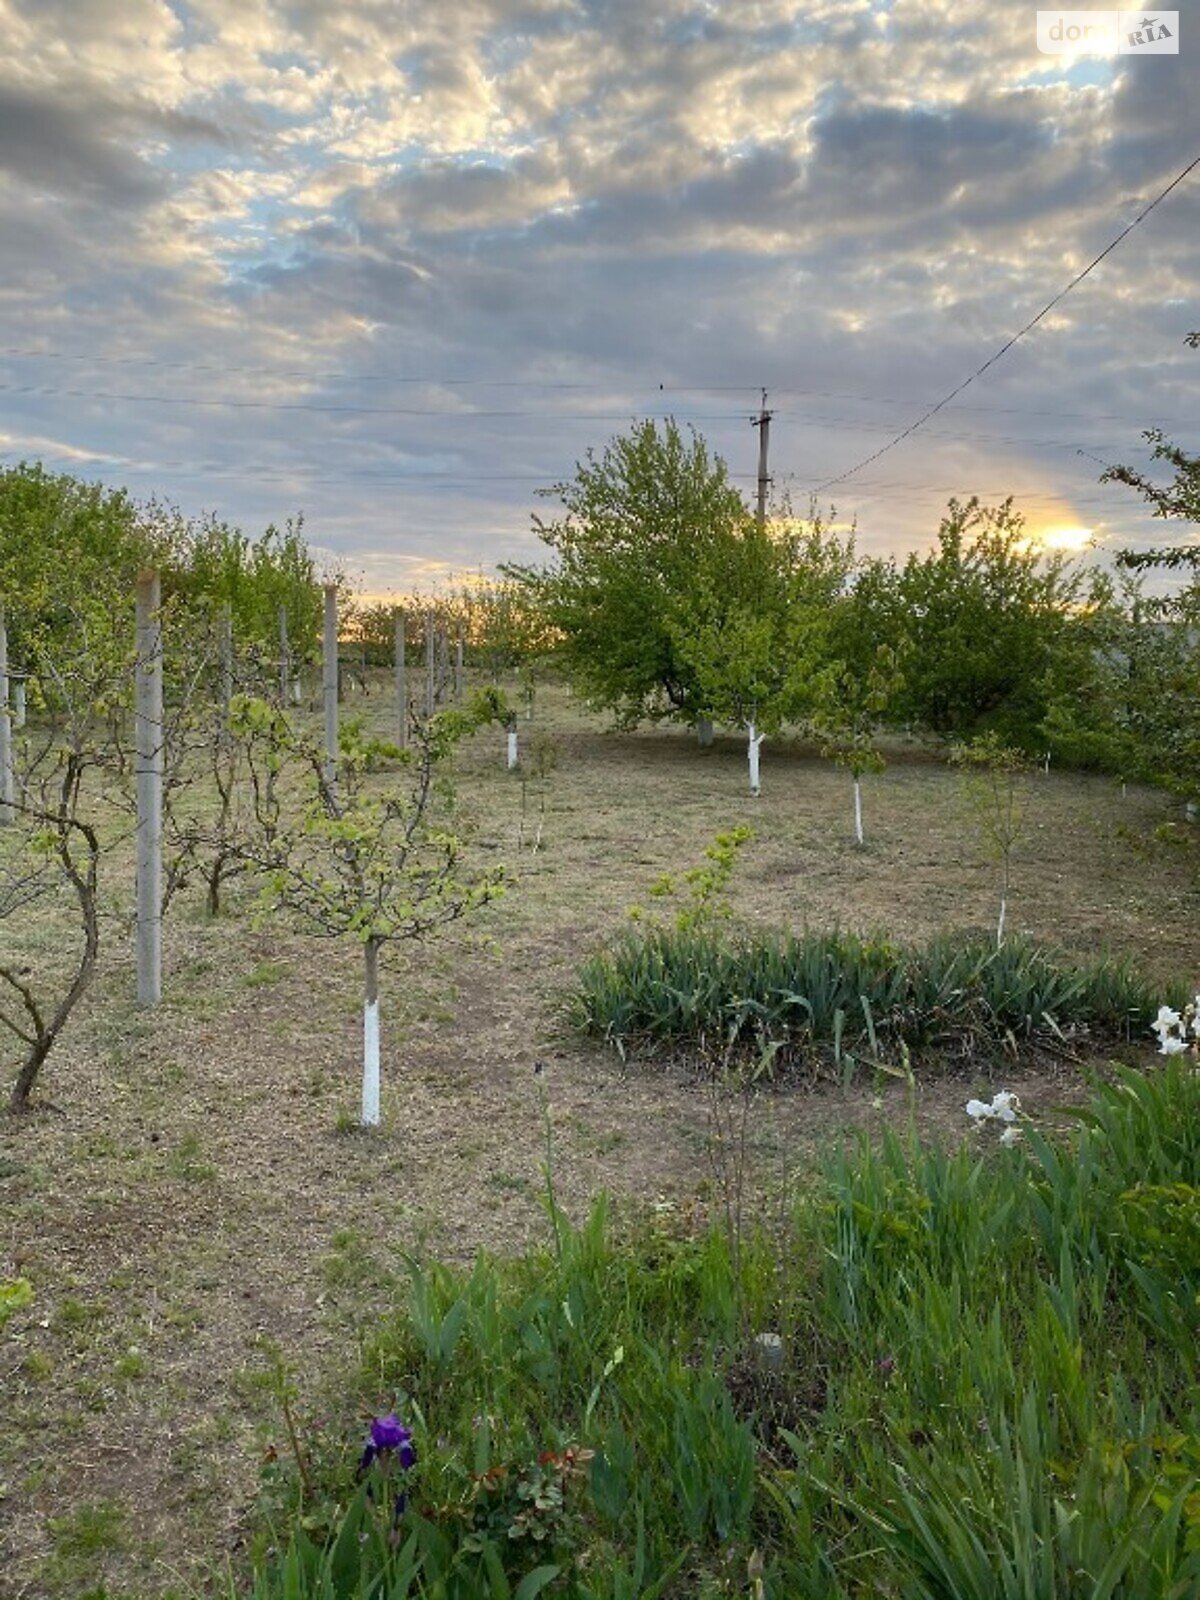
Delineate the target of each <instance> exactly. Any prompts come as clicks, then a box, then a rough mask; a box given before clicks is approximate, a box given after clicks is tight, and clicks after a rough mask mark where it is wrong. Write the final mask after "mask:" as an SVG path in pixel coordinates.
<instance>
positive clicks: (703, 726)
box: [696, 717, 713, 750]
mask: <svg viewBox="0 0 1200 1600" xmlns="http://www.w3.org/2000/svg"><path fill="white" fill-rule="evenodd" d="M712 742H713V725H712V722H711V721H710V720H709V718H708V717H701V718H700V720H699V721H698V722H697V723H696V743H697V744H698V745H699V746H700V748H701V750H707V749H708V747H709V745H711V744H712Z"/></svg>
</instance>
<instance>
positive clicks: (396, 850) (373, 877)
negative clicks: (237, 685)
mask: <svg viewBox="0 0 1200 1600" xmlns="http://www.w3.org/2000/svg"><path fill="white" fill-rule="evenodd" d="M502 714H503V707H502V704H501V702H500V701H499V699H498V697H497V696H496V695H495V694H494V693H492V694H487V695H481V696H479V697H477V699H476V700H475V701H474V702H473V703H472V705H471V706H470V707H469V708H468V709H466V710H463V711H444V712H441V713H440V714H439V715H438V716H436V717H433V718H432V719H430V720H429V721H426V722H421V721H418V722H416V724H415V725H414V729H413V735H412V743H411V745H410V747H409V748H408V749H406V750H400V749H398V748H397V747H396V746H395V745H393V744H389V743H387V742H386V741H382V740H377V739H370V738H367V737H366V736H365V735H364V733H363V731H362V729H361V727H360V726H359V725H357V724H356V723H353V722H348V723H346V724H344V725H343V728H342V735H341V746H340V750H339V756H338V763H337V774H336V778H335V780H334V781H333V782H331V781H330V780H329V778H328V776H327V774H326V770H325V756H324V750H323V747H322V746H321V745H319V744H318V743H316V742H314V741H312V740H309V739H307V738H305V737H304V736H303V735H302V734H300V733H298V732H297V731H296V729H295V728H293V726H292V725H291V723H290V722H289V720H288V718H287V716H286V715H285V714H284V713H283V712H282V711H281V710H280V709H279V708H277V707H273V706H271V705H270V704H268V703H267V702H266V701H263V700H254V699H249V698H241V699H239V700H238V701H237V702H236V703H235V707H234V718H233V722H234V730H235V732H236V733H237V734H238V736H239V737H240V738H241V739H242V740H243V742H244V746H245V750H246V761H247V767H248V770H249V773H250V782H251V785H252V788H253V803H252V817H253V821H252V824H251V827H250V829H249V830H248V835H247V841H246V846H245V849H246V853H247V856H248V858H249V859H250V860H252V861H253V863H254V865H255V866H256V867H257V869H258V870H259V871H260V872H261V873H262V874H263V876H264V879H265V882H266V885H267V888H266V897H267V902H268V903H269V904H270V905H271V906H272V907H275V908H278V909H285V910H288V911H290V912H292V913H293V914H294V915H295V916H296V917H297V918H298V919H299V921H300V922H301V924H302V925H303V926H304V927H305V928H306V929H307V930H308V931H309V932H310V933H313V934H315V935H317V936H318V937H321V938H327V939H352V940H355V941H357V943H358V944H359V945H361V947H362V952H363V980H364V982H363V1096H362V1121H363V1123H364V1125H373V1124H375V1123H377V1122H378V1121H379V957H380V952H381V951H382V950H384V949H385V947H387V946H388V945H392V944H398V943H405V942H409V941H421V940H423V939H425V938H426V937H428V936H429V935H430V934H432V933H433V932H434V931H435V930H436V929H438V928H441V927H443V926H445V925H446V924H447V923H450V922H454V921H457V920H458V919H459V918H460V917H464V916H466V915H468V914H469V913H470V912H471V911H474V910H475V909H476V908H478V907H479V906H481V905H484V904H485V903H486V902H487V901H489V900H491V899H494V898H495V896H496V895H498V894H499V893H500V890H501V879H502V876H503V874H502V869H500V868H491V869H486V870H483V871H479V872H467V871H465V870H464V866H463V860H462V850H463V844H462V839H461V837H460V836H459V835H458V834H457V833H456V832H453V831H451V828H450V826H449V823H450V820H451V819H450V818H449V816H448V813H447V806H446V803H445V801H446V790H445V787H444V784H443V785H442V787H441V789H440V792H439V781H440V780H443V779H444V770H445V764H446V762H447V759H448V758H449V756H450V754H451V752H452V751H453V749H454V747H455V745H456V744H457V743H458V742H459V741H460V740H461V739H463V738H464V737H465V736H466V735H467V734H468V733H470V732H472V731H473V730H474V729H476V728H478V727H481V726H482V725H483V724H484V723H486V722H490V721H492V720H494V719H495V718H496V717H497V716H498V715H502ZM385 767H386V769H387V771H388V776H389V779H390V780H391V781H389V783H388V784H387V785H386V786H385V785H383V784H382V783H378V782H373V781H372V779H373V777H374V775H375V774H376V773H377V772H379V771H380V769H381V768H385ZM397 777H404V778H405V779H406V780H407V781H406V782H405V783H404V784H403V785H402V786H401V787H400V788H399V789H397V788H396V787H395V779H396V778H397ZM439 801H440V802H441V803H440V804H439Z"/></svg>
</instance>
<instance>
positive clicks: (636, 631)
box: [504, 421, 758, 726]
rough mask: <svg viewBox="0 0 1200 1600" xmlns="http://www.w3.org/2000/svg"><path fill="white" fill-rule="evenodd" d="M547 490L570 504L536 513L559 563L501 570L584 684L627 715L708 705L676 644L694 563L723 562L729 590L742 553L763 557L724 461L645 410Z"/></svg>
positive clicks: (692, 608)
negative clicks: (557, 513)
mask: <svg viewBox="0 0 1200 1600" xmlns="http://www.w3.org/2000/svg"><path fill="white" fill-rule="evenodd" d="M546 492H547V493H548V494H552V495H557V496H558V498H559V499H560V500H561V501H562V504H563V506H564V508H565V515H563V516H561V517H558V518H556V519H554V520H552V521H548V522H547V521H543V520H542V519H541V518H535V519H534V525H535V528H536V530H537V532H538V535H539V537H540V538H541V539H542V540H543V541H544V542H545V543H546V544H547V545H548V546H549V547H550V548H551V550H553V551H554V553H555V556H556V558H557V560H556V563H555V564H554V565H552V566H549V567H543V568H533V567H509V568H505V569H504V570H505V572H506V574H507V575H508V576H509V577H511V578H512V579H514V581H516V582H517V583H518V584H519V585H520V586H521V588H522V590H523V591H524V593H525V594H526V595H527V596H528V598H529V599H530V601H531V602H532V603H533V604H534V605H536V607H537V608H538V610H539V611H540V612H541V614H542V616H543V617H544V619H545V622H546V624H547V625H548V626H549V628H551V629H552V630H553V631H554V633H555V634H556V635H557V636H558V640H559V642H558V645H557V656H558V659H559V660H560V662H561V663H562V664H563V666H564V667H565V669H566V671H567V672H568V674H569V675H570V677H571V678H572V680H573V681H574V683H575V684H576V686H577V687H578V688H579V690H580V692H581V693H582V694H583V695H585V696H586V697H587V698H588V699H589V700H591V701H593V702H595V703H596V704H598V705H601V706H604V707H606V708H608V709H610V710H612V711H613V712H614V713H615V714H616V716H617V718H618V720H619V721H620V722H621V723H622V724H623V725H625V726H633V725H635V724H636V723H638V722H639V721H641V720H643V719H645V718H660V717H676V718H680V719H682V720H684V721H687V722H695V721H697V720H698V719H699V718H701V717H704V716H707V715H709V714H710V708H709V706H708V704H707V703H706V700H705V695H704V689H703V686H702V684H701V683H700V681H699V679H698V676H697V670H696V664H695V660H694V658H693V657H692V656H691V655H689V654H688V653H687V652H686V651H685V652H681V650H680V642H681V640H686V639H688V638H690V637H691V636H692V634H693V633H694V627H693V624H694V622H695V620H696V602H697V594H698V586H697V574H698V573H707V574H719V573H724V574H725V575H726V578H727V580H728V581H729V582H730V584H731V587H732V588H733V589H734V590H736V589H738V588H739V587H743V586H741V585H739V584H738V581H737V577H736V574H737V573H738V570H739V566H740V563H741V561H742V560H743V558H746V559H748V560H749V561H750V563H751V564H753V563H754V562H756V561H757V559H758V552H757V551H756V550H755V549H754V547H753V543H752V529H753V522H752V519H751V518H750V515H749V513H748V511H747V508H746V506H745V504H744V503H743V500H742V497H741V495H740V494H739V493H738V492H737V490H736V489H735V488H734V487H733V486H732V484H731V483H730V482H729V474H728V469H727V468H726V466H725V463H724V462H723V461H722V460H721V459H720V458H719V457H716V456H711V455H710V454H709V450H708V446H707V445H706V444H705V442H704V440H703V439H702V438H701V437H700V436H699V435H698V434H695V433H693V434H692V435H691V437H690V439H686V438H685V437H684V435H683V433H682V432H681V431H680V429H679V427H678V426H677V424H676V423H675V422H673V421H668V422H667V423H666V424H665V426H664V427H663V429H662V431H661V432H660V431H659V428H658V426H657V424H656V423H654V422H652V421H647V422H640V423H635V424H633V426H632V427H631V429H630V431H629V432H628V433H627V434H624V435H621V436H619V437H618V438H616V439H614V440H612V441H611V443H610V444H608V445H607V446H606V447H605V449H604V451H603V453H602V454H600V455H599V456H597V455H596V454H595V452H594V451H590V450H589V451H588V453H587V456H586V457H585V459H584V460H583V461H582V462H580V463H578V464H577V466H576V471H575V477H574V478H573V479H572V480H571V481H570V482H564V483H560V484H558V485H556V487H555V488H554V489H552V490H549V491H546Z"/></svg>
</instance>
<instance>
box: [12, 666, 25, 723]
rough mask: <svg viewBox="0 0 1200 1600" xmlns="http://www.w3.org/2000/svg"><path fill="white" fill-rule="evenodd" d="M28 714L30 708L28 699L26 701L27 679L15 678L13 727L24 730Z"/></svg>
mask: <svg viewBox="0 0 1200 1600" xmlns="http://www.w3.org/2000/svg"><path fill="white" fill-rule="evenodd" d="M27 714H28V706H27V704H26V699H25V679H24V678H14V679H13V727H14V728H23V727H24V726H25V718H26V716H27Z"/></svg>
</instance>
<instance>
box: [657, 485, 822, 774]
mask: <svg viewBox="0 0 1200 1600" xmlns="http://www.w3.org/2000/svg"><path fill="white" fill-rule="evenodd" d="M705 557H711V558H712V559H711V562H710V561H709V560H706V559H705ZM852 565H853V538H852V536H851V537H848V538H844V539H842V538H839V537H838V536H837V535H836V534H834V533H832V532H831V531H830V526H829V522H828V521H826V520H824V519H823V518H822V517H821V515H820V514H819V513H818V511H817V509H816V507H815V506H813V507H812V508H811V509H810V513H809V516H808V518H807V520H804V521H800V520H799V519H796V518H793V517H791V516H790V515H786V516H784V517H780V518H778V519H773V520H772V521H771V522H770V523H768V524H767V526H766V527H763V528H759V527H758V526H757V525H755V524H750V525H749V526H748V527H747V528H746V529H745V531H744V532H743V534H742V536H741V539H740V543H739V545H738V548H737V552H736V559H734V560H730V559H729V552H728V551H726V550H723V549H721V548H719V547H718V548H716V549H713V550H709V551H706V552H705V553H704V555H702V557H701V558H699V559H698V560H697V563H696V567H695V571H694V574H693V579H692V581H693V592H692V594H691V596H690V599H689V604H688V606H687V609H686V610H684V609H683V608H682V607H681V608H680V611H679V612H678V614H677V615H676V616H675V617H674V618H672V621H671V627H672V630H673V648H674V650H675V653H676V655H677V658H678V659H679V661H680V662H682V663H683V664H684V665H685V667H686V669H687V671H688V673H689V675H690V677H691V679H692V681H693V683H694V684H695V690H696V697H697V701H698V703H699V704H701V705H703V707H704V713H705V715H706V716H708V717H711V718H712V719H713V720H714V721H719V722H725V723H732V724H733V725H734V726H735V727H741V728H744V729H745V730H746V736H747V741H748V750H749V756H750V787H751V790H752V792H754V793H757V792H758V787H759V786H758V760H757V756H758V747H759V744H760V743H761V741H762V739H763V738H764V737H766V736H767V735H771V734H775V733H777V732H778V730H779V729H780V727H781V726H782V725H783V724H784V723H785V722H788V721H794V720H795V719H796V718H798V717H800V716H803V715H804V714H805V712H806V711H808V710H809V709H810V708H811V707H812V706H813V705H814V704H815V701H816V693H817V684H818V682H819V677H820V671H821V667H822V662H823V651H824V648H825V640H826V633H827V622H828V617H829V614H830V611H831V609H832V608H835V607H836V606H837V605H838V604H839V603H840V601H841V598H842V595H843V591H844V589H845V586H846V582H847V578H848V575H849V573H850V571H851V568H852Z"/></svg>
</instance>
